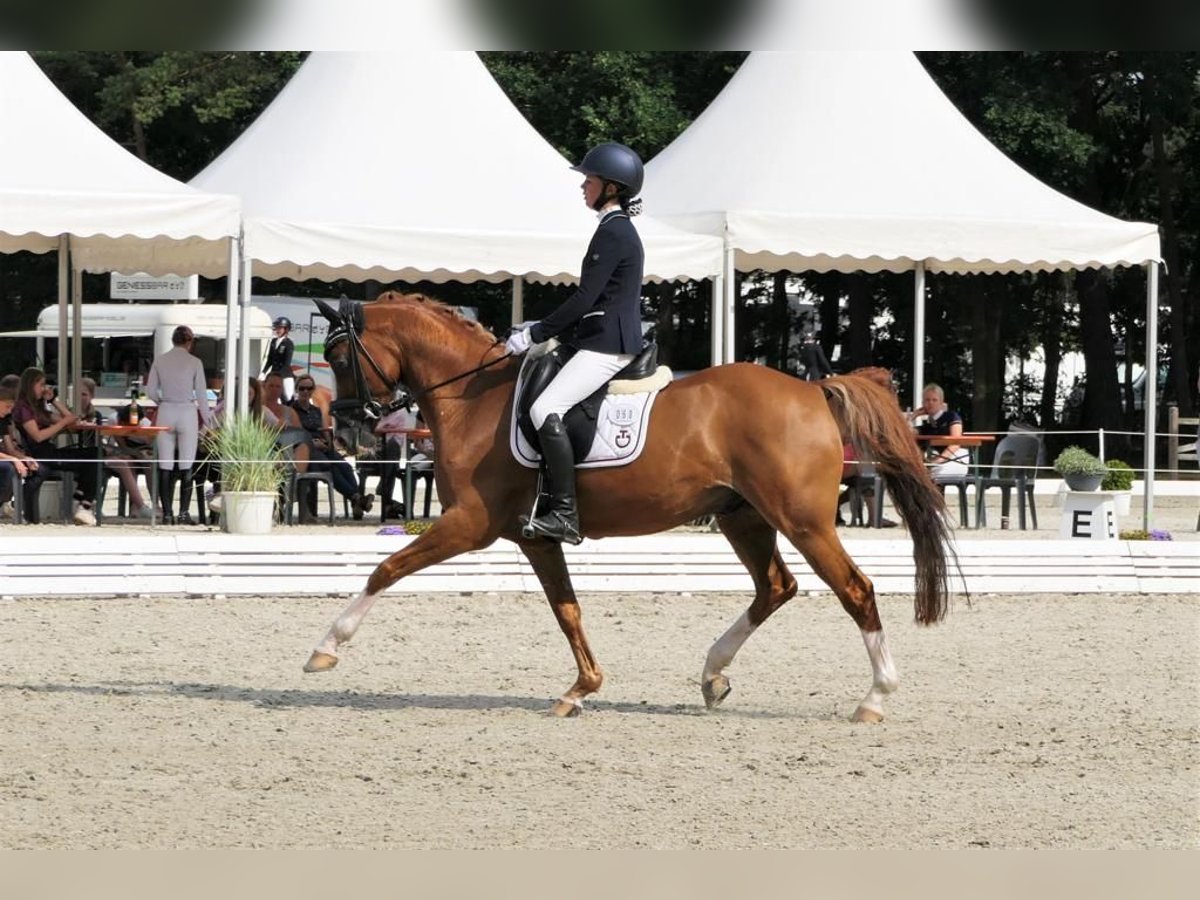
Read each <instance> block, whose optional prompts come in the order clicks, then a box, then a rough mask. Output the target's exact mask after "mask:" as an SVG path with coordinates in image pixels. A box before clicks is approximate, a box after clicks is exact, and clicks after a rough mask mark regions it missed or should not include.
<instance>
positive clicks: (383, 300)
mask: <svg viewBox="0 0 1200 900" xmlns="http://www.w3.org/2000/svg"><path fill="white" fill-rule="evenodd" d="M371 302H372V303H380V304H384V305H400V304H419V305H420V306H421V307H422V308H423V309H427V310H429V311H430V312H432V313H435V314H437V315H439V316H441V317H442V318H444V319H446V320H447V321H449V322H451V323H453V324H454V326H455V327H457V328H465V329H467V330H468V331H473V332H476V333H478V334H480V335H482V336H484V337H486V338H487V339H488V340H489V341H495V340H496V336H495V335H494V334H492V332H490V331H488V330H487V329H486V328H484V327H483V325H481V324H480V323H479V322H476V321H474V320H473V319H468V318H467V317H466V316H464V315H463V314H462V313H461V312H459V311H458V310H457V309H455V308H454V307H453V306H449V305H447V304H446V303H443V302H442V301H441V300H435V299H434V298H433V297H428V296H426V295H425V294H402V293H400V292H399V291H385V292H384V293H382V294H380V295H379V296H378V297H376V298H375V299H374V300H373V301H371Z"/></svg>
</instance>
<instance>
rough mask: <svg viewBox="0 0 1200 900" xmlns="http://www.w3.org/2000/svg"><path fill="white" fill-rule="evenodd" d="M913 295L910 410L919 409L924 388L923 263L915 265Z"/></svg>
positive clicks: (922, 261)
mask: <svg viewBox="0 0 1200 900" xmlns="http://www.w3.org/2000/svg"><path fill="white" fill-rule="evenodd" d="M914 275H915V276H916V277H915V279H914V281H915V285H914V287H915V290H914V293H913V383H912V396H913V401H912V409H920V408H921V394H922V392H923V390H924V388H925V261H924V260H921V261H919V262H918V263H917V268H916V270H915V272H914Z"/></svg>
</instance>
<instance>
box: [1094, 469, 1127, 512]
mask: <svg viewBox="0 0 1200 900" xmlns="http://www.w3.org/2000/svg"><path fill="white" fill-rule="evenodd" d="M1106 465H1107V466H1108V473H1107V474H1106V475H1105V476H1104V480H1103V481H1101V482H1100V490H1102V491H1112V492H1113V493H1115V494H1116V498H1115V499H1116V503H1117V515H1118V516H1127V515H1129V504H1130V500H1131V499H1132V498H1133V476H1134V472H1133V467H1132V466H1130V465H1129V463H1127V462H1125V460H1123V459H1110V460H1108V462H1107V463H1106Z"/></svg>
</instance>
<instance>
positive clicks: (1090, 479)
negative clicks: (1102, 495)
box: [1054, 446, 1108, 491]
mask: <svg viewBox="0 0 1200 900" xmlns="http://www.w3.org/2000/svg"><path fill="white" fill-rule="evenodd" d="M1054 471H1056V472H1058V474H1059V475H1061V476H1062V477H1063V480H1064V481H1066V483H1067V487H1069V488H1070V489H1071V490H1073V491H1095V490H1099V488H1100V483H1101V482H1102V481H1103V480H1104V476H1105V475H1106V474H1107V473H1108V467H1107V466H1106V465H1104V463H1103V462H1102V461H1101V460H1100V458H1099V457H1096V456H1093V455H1092V454H1090V453H1088V452H1087V451H1086V450H1084V449H1083V448H1082V447H1075V446H1071V447H1067V448H1066V449H1065V450H1063V452H1062V453H1060V454H1058V458H1057V459H1055V460H1054Z"/></svg>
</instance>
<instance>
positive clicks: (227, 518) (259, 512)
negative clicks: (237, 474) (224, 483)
mask: <svg viewBox="0 0 1200 900" xmlns="http://www.w3.org/2000/svg"><path fill="white" fill-rule="evenodd" d="M221 496H222V497H224V498H225V499H224V500H222V501H221V502H222V503H223V504H224V505H223V506H222V507H221V530H222V531H227V532H229V533H230V534H270V533H271V529H272V528H273V527H274V526H275V494H274V493H273V492H271V493H268V492H265V491H263V492H259V491H224V492H223V493H222V494H221Z"/></svg>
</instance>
